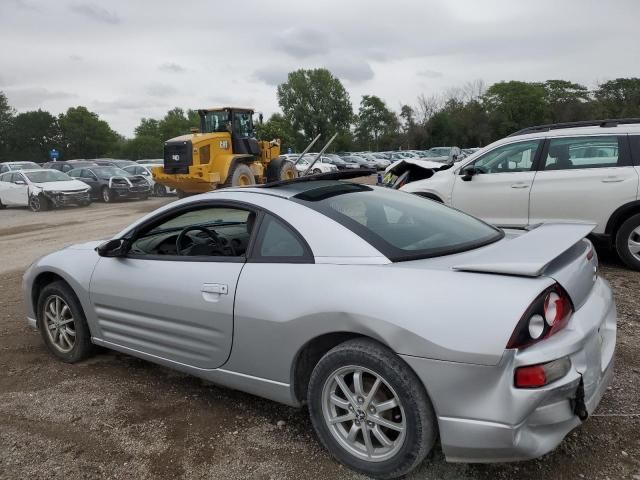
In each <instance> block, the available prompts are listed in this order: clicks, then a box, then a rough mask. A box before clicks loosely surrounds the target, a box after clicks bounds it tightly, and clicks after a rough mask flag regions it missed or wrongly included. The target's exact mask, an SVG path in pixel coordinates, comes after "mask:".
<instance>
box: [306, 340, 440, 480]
mask: <svg viewBox="0 0 640 480" xmlns="http://www.w3.org/2000/svg"><path fill="white" fill-rule="evenodd" d="M356 373H357V374H358V376H359V378H360V381H359V382H358V381H357V380H356ZM338 379H341V381H342V385H344V387H345V388H346V389H348V390H349V396H350V397H351V399H349V396H348V395H347V394H346V393H345V390H344V389H343V388H342V385H341V384H340V382H339V381H338ZM378 380H379V382H378ZM376 383H377V384H378V387H377V388H375V390H374V386H375V385H376ZM307 400H308V404H309V414H310V416H311V421H312V423H313V427H314V429H315V431H316V433H317V435H318V437H319V439H320V441H321V442H322V444H323V445H324V446H325V448H326V449H327V450H329V452H330V453H331V454H332V455H333V456H334V457H335V458H336V459H337V460H338V461H340V462H341V463H343V464H344V465H346V466H347V467H349V468H351V469H353V470H356V471H358V472H360V473H363V474H365V475H369V476H373V477H375V478H383V479H387V478H396V477H399V476H402V475H404V474H406V473H408V472H410V471H411V470H413V469H414V468H415V467H417V466H418V465H419V464H420V463H421V462H422V461H423V460H424V458H425V457H426V456H427V454H428V453H429V452H430V451H431V449H432V448H433V446H434V444H435V441H436V437H437V431H438V430H437V423H436V418H435V414H434V411H433V407H432V405H431V402H430V401H429V398H428V397H427V394H426V392H425V390H424V387H423V385H422V383H421V382H420V380H419V379H418V377H417V376H416V374H415V373H414V372H413V371H412V370H411V369H410V368H409V367H408V366H407V365H406V364H405V363H404V362H403V361H402V360H401V359H400V358H399V357H398V356H397V355H396V354H395V353H393V352H392V351H391V350H389V349H388V348H386V347H384V346H383V345H381V344H379V343H377V342H374V341H372V340H369V339H356V340H350V341H347V342H345V343H342V344H340V345H338V346H337V347H335V348H333V349H332V350H330V351H329V352H328V353H327V354H326V355H325V356H324V357H322V359H320V361H319V362H318V364H317V365H316V367H315V368H314V370H313V373H312V374H311V379H310V381H309V389H308V399H307ZM347 407H348V408H347ZM338 419H340V420H338ZM336 420H338V421H337V422H336ZM354 432H355V434H354ZM367 452H370V453H369V454H368V453H367ZM371 452H372V453H371Z"/></svg>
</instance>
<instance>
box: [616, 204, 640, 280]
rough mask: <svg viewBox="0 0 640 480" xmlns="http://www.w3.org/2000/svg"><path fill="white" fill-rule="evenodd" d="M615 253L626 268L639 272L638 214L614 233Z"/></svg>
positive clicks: (639, 237) (639, 220)
mask: <svg viewBox="0 0 640 480" xmlns="http://www.w3.org/2000/svg"><path fill="white" fill-rule="evenodd" d="M616 251H617V252H618V256H619V257H620V260H622V263H624V264H625V265H626V266H627V267H629V268H631V269H633V270H640V213H638V214H636V215H633V216H631V217H629V218H627V219H626V220H625V221H624V222H623V224H622V225H620V228H619V229H618V231H617V233H616Z"/></svg>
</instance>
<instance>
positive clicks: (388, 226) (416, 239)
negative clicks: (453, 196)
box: [294, 183, 503, 261]
mask: <svg viewBox="0 0 640 480" xmlns="http://www.w3.org/2000/svg"><path fill="white" fill-rule="evenodd" d="M294 199H295V200H296V201H298V202H300V203H302V204H304V205H306V206H308V207H309V208H312V209H314V210H317V211H319V212H320V213H323V214H324V215H326V216H328V217H330V218H332V219H333V220H335V221H337V222H338V223H340V224H342V225H343V226H345V227H347V228H349V229H350V230H351V231H353V232H354V233H356V234H357V235H359V236H360V237H362V238H363V239H364V240H366V241H367V242H369V243H370V244H371V245H373V246H374V247H375V248H377V249H378V250H379V251H380V252H382V253H383V254H384V255H385V256H386V257H387V258H389V259H390V260H392V261H403V260H414V259H418V258H428V257H434V256H439V255H447V254H451V253H457V252H461V251H465V250H471V249H473V248H478V247H480V246H482V245H486V244H487V243H491V242H494V241H496V240H499V239H500V238H502V236H503V233H502V231H501V230H498V229H497V228H495V227H492V226H491V225H488V224H486V223H484V222H482V221H480V220H478V219H476V218H474V217H471V216H469V215H467V214H465V213H462V212H461V211H459V210H454V209H452V208H449V207H446V206H444V205H442V204H440V203H437V202H432V201H429V200H426V199H424V198H420V197H418V196H416V195H413V194H409V193H404V192H398V191H395V190H388V189H385V188H371V187H368V186H366V185H356V184H351V183H337V184H335V185H330V186H327V187H320V188H316V189H314V190H311V191H308V192H304V193H301V194H298V195H296V196H295V197H294Z"/></svg>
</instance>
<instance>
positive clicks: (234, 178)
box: [227, 163, 256, 187]
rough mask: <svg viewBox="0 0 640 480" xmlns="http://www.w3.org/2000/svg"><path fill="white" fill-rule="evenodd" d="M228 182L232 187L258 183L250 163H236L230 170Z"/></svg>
mask: <svg viewBox="0 0 640 480" xmlns="http://www.w3.org/2000/svg"><path fill="white" fill-rule="evenodd" d="M227 183H228V184H229V185H231V186H232V187H248V186H251V185H255V184H256V179H255V177H254V176H253V172H252V171H251V168H249V166H248V165H245V164H244V163H236V165H235V166H234V167H233V170H232V171H231V172H229V175H228V177H227Z"/></svg>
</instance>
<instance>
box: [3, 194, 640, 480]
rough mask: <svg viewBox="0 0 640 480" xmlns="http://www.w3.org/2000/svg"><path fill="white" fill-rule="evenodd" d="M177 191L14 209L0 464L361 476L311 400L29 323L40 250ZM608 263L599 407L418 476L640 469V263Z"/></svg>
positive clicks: (6, 250)
mask: <svg viewBox="0 0 640 480" xmlns="http://www.w3.org/2000/svg"><path fill="white" fill-rule="evenodd" d="M167 201H169V200H166V199H163V200H159V199H156V200H149V201H146V202H131V203H118V204H114V205H108V206H107V205H101V204H96V205H92V206H91V207H88V208H83V209H69V210H64V211H53V212H45V213H39V214H34V213H31V212H28V211H25V210H15V209H14V210H11V209H10V210H4V211H0V478H1V479H20V478H32V479H38V478H43V479H44V478H46V479H50V478H65V479H70V480H71V479H81V478H118V479H147V478H170V479H174V478H212V479H214V478H259V479H280V478H283V479H300V478H314V479H317V478H331V479H334V478H360V477H358V476H357V475H354V474H352V473H351V472H349V471H348V470H346V469H345V468H343V467H341V466H340V465H338V464H337V463H336V462H334V461H333V460H332V459H331V458H329V456H328V455H327V454H326V453H325V452H324V451H323V450H322V448H321V447H320V446H319V444H318V442H317V441H316V439H315V437H314V435H313V433H312V430H311V424H310V422H309V420H308V419H307V416H306V412H305V411H304V410H296V409H292V408H288V407H285V406H282V405H278V404H275V403H273V402H269V401H266V400H262V399H260V398H257V397H253V396H251V395H246V394H243V393H240V392H235V391H231V390H227V389H224V388H218V387H215V386H213V385H209V384H204V383H202V382H201V381H200V380H198V379H196V378H193V377H189V376H186V375H183V374H180V373H175V372H172V371H170V370H167V369H165V368H162V367H158V366H155V365H153V364H150V363H147V362H144V361H142V360H138V359H135V358H132V357H129V356H126V355H122V354H116V353H112V352H103V353H100V354H99V355H97V356H96V357H94V358H93V359H91V360H89V361H86V362H83V363H81V364H76V365H66V364H63V363H60V362H58V361H56V360H54V359H53V357H52V356H51V355H49V354H48V353H47V352H46V351H45V347H44V345H43V343H42V341H41V340H40V337H39V334H38V333H37V332H34V331H32V330H31V329H29V328H28V327H27V325H26V323H25V320H24V307H23V305H22V300H21V292H20V281H21V276H22V272H23V271H24V269H25V268H26V267H27V266H28V265H29V264H30V263H31V262H32V261H33V260H35V259H36V258H37V257H38V256H40V255H43V254H45V253H47V252H49V251H52V250H56V249H58V248H60V247H62V246H64V245H66V244H69V243H75V242H80V241H85V240H92V239H99V238H104V237H106V236H108V235H110V234H113V233H115V232H117V231H118V230H119V229H120V228H121V227H123V226H125V225H127V224H128V223H129V222H131V221H132V220H133V219H134V218H137V217H138V216H140V215H142V214H143V213H144V212H147V211H150V210H152V209H154V208H156V207H157V206H159V205H161V204H163V203H166V202H167ZM602 274H603V275H604V276H605V277H606V278H607V279H608V280H609V281H610V282H611V284H612V285H613V288H614V291H615V295H616V299H617V302H618V310H619V331H618V332H619V333H618V349H617V354H616V362H617V366H616V369H617V371H616V377H615V380H614V383H613V385H612V387H611V389H610V390H609V391H608V392H607V394H606V395H605V397H604V399H603V401H602V403H601V405H600V407H599V409H598V411H597V412H596V415H594V416H593V417H592V418H590V419H589V420H588V421H587V422H586V423H585V424H584V425H583V426H582V427H581V428H579V429H578V430H576V431H575V432H574V433H572V434H571V435H570V436H569V437H568V438H567V439H566V440H565V441H564V442H563V443H562V445H561V446H560V447H559V448H558V449H557V450H556V451H555V452H553V453H551V454H549V455H547V456H545V457H543V458H541V459H539V460H536V461H531V462H522V463H517V464H502V465H455V464H447V463H445V461H444V459H443V456H442V453H441V452H440V451H439V450H438V449H436V450H435V452H434V453H432V455H431V456H430V457H429V459H428V460H427V461H426V462H425V463H424V464H423V465H422V467H421V468H420V469H419V470H418V471H417V472H415V473H414V474H413V475H412V476H411V478H416V479H417V478H423V479H442V480H446V479H449V480H453V479H487V480H488V479H495V478H503V479H510V478H521V479H534V478H535V479H540V478H545V479H574V478H575V479H577V478H587V479H606V478H609V479H611V480H613V479H623V478H627V479H633V480H640V297H639V295H638V292H640V274H638V273H635V272H630V271H627V270H624V269H622V268H620V267H619V266H618V265H617V264H616V263H615V262H613V261H609V262H606V261H605V266H604V267H603V268H602ZM282 422H284V424H282Z"/></svg>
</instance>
